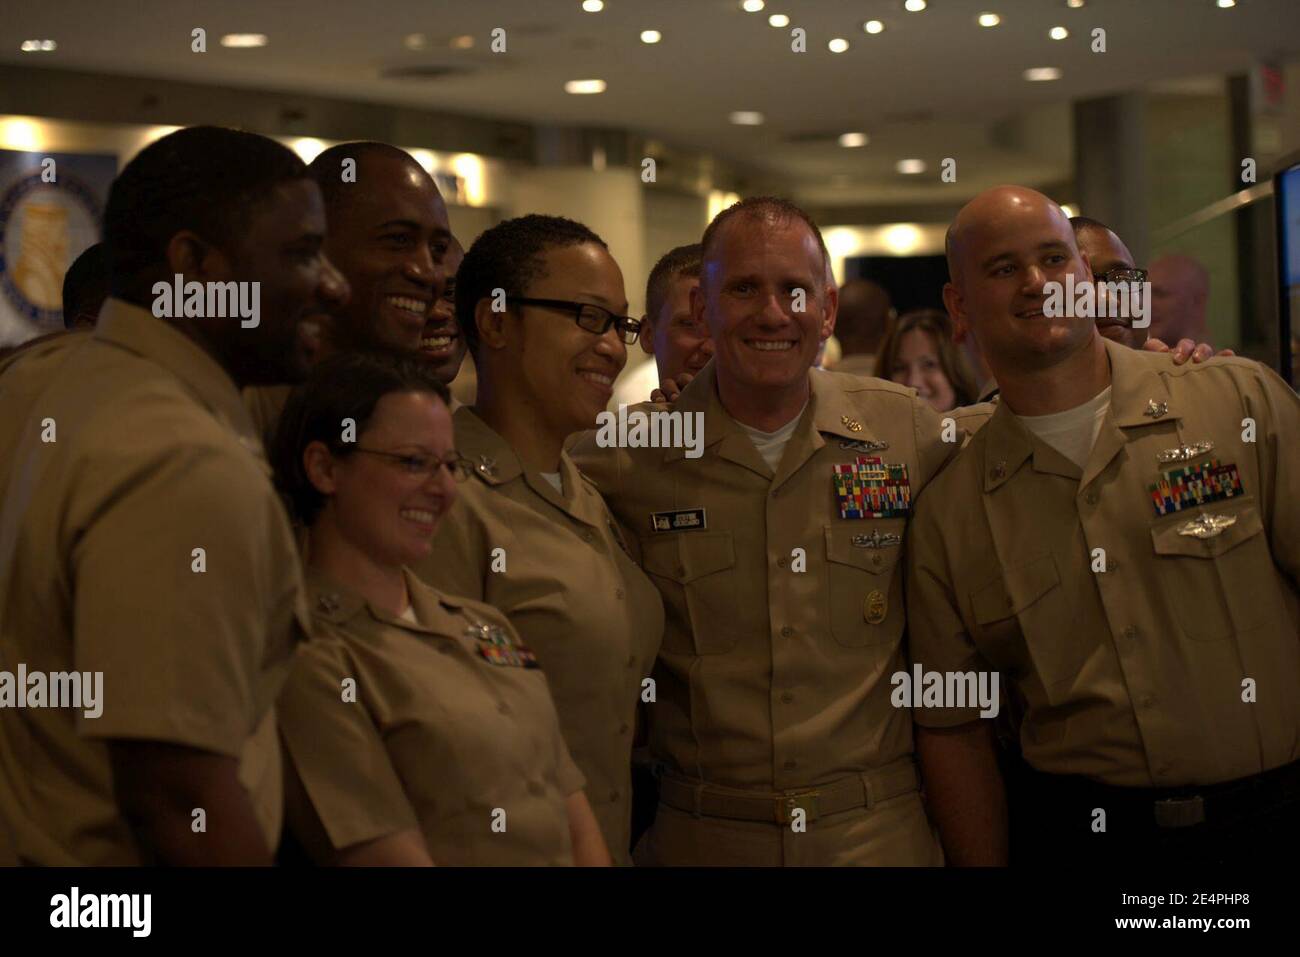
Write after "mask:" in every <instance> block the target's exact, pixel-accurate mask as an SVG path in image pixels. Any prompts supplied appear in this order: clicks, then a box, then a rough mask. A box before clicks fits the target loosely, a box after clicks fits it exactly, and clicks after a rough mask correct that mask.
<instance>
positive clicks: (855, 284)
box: [831, 279, 898, 375]
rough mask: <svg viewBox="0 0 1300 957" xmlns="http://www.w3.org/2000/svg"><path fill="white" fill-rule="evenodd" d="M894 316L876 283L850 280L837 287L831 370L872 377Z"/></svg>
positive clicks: (883, 290)
mask: <svg viewBox="0 0 1300 957" xmlns="http://www.w3.org/2000/svg"><path fill="white" fill-rule="evenodd" d="M897 315H898V313H897V312H896V311H895V309H894V305H893V303H892V302H891V301H890V298H889V293H888V292H886V291H885V287H884V286H881V285H880V284H879V283H875V282H872V281H871V280H870V279H850V280H849V281H848V282H846V283H845V284H844V285H843V286H841V287H840V300H839V311H838V314H837V318H836V321H835V338H836V339H837V340H839V344H840V359H839V361H838V362H836V363H835V365H834V366H832V367H831V371H833V372H849V373H852V374H854V375H875V374H876V371H875V370H876V354H877V353H878V352H879V351H880V347H881V345H882V344H883V343H884V341H885V337H886V336H888V335H889V330H890V326H891V324H892V323H893V322H894V320H895V318H896V317H897Z"/></svg>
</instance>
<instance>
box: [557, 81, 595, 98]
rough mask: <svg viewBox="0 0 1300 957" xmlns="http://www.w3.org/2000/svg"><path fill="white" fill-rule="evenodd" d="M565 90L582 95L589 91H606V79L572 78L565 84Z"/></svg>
mask: <svg viewBox="0 0 1300 957" xmlns="http://www.w3.org/2000/svg"><path fill="white" fill-rule="evenodd" d="M564 92H565V93H572V94H574V95H575V96H581V95H583V94H588V93H604V92H605V81H604V80H570V81H569V82H568V83H566V84H564Z"/></svg>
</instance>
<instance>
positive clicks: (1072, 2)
mask: <svg viewBox="0 0 1300 957" xmlns="http://www.w3.org/2000/svg"><path fill="white" fill-rule="evenodd" d="M1086 2H1087V0H1065V5H1066V6H1067V7H1069V8H1070V9H1071V10H1078V9H1079V8H1080V7H1081V6H1083V5H1084V4H1085V3H1086Z"/></svg>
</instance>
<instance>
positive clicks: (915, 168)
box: [894, 159, 925, 176]
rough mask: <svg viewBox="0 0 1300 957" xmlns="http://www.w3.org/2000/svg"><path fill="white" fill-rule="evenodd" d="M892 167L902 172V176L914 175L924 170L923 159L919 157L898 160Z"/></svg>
mask: <svg viewBox="0 0 1300 957" xmlns="http://www.w3.org/2000/svg"><path fill="white" fill-rule="evenodd" d="M894 169H896V170H898V172H900V173H902V174H903V175H904V176H916V175H918V174H920V173H924V172H925V160H921V159H905V160H899V161H898V162H897V163H895V164H894Z"/></svg>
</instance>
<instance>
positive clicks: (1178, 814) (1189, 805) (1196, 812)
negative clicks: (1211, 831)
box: [1155, 794, 1205, 827]
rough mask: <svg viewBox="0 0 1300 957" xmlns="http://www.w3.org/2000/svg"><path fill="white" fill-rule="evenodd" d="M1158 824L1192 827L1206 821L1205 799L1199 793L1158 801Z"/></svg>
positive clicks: (1156, 808) (1156, 805) (1156, 809)
mask: <svg viewBox="0 0 1300 957" xmlns="http://www.w3.org/2000/svg"><path fill="white" fill-rule="evenodd" d="M1155 811H1156V824H1157V825H1159V826H1160V827H1191V826H1193V825H1195V824H1202V823H1204V821H1205V799H1204V798H1202V797H1201V796H1200V795H1199V794H1198V795H1196V796H1195V797H1190V798H1184V799H1182V800H1168V801H1157V802H1156V803H1155Z"/></svg>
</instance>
